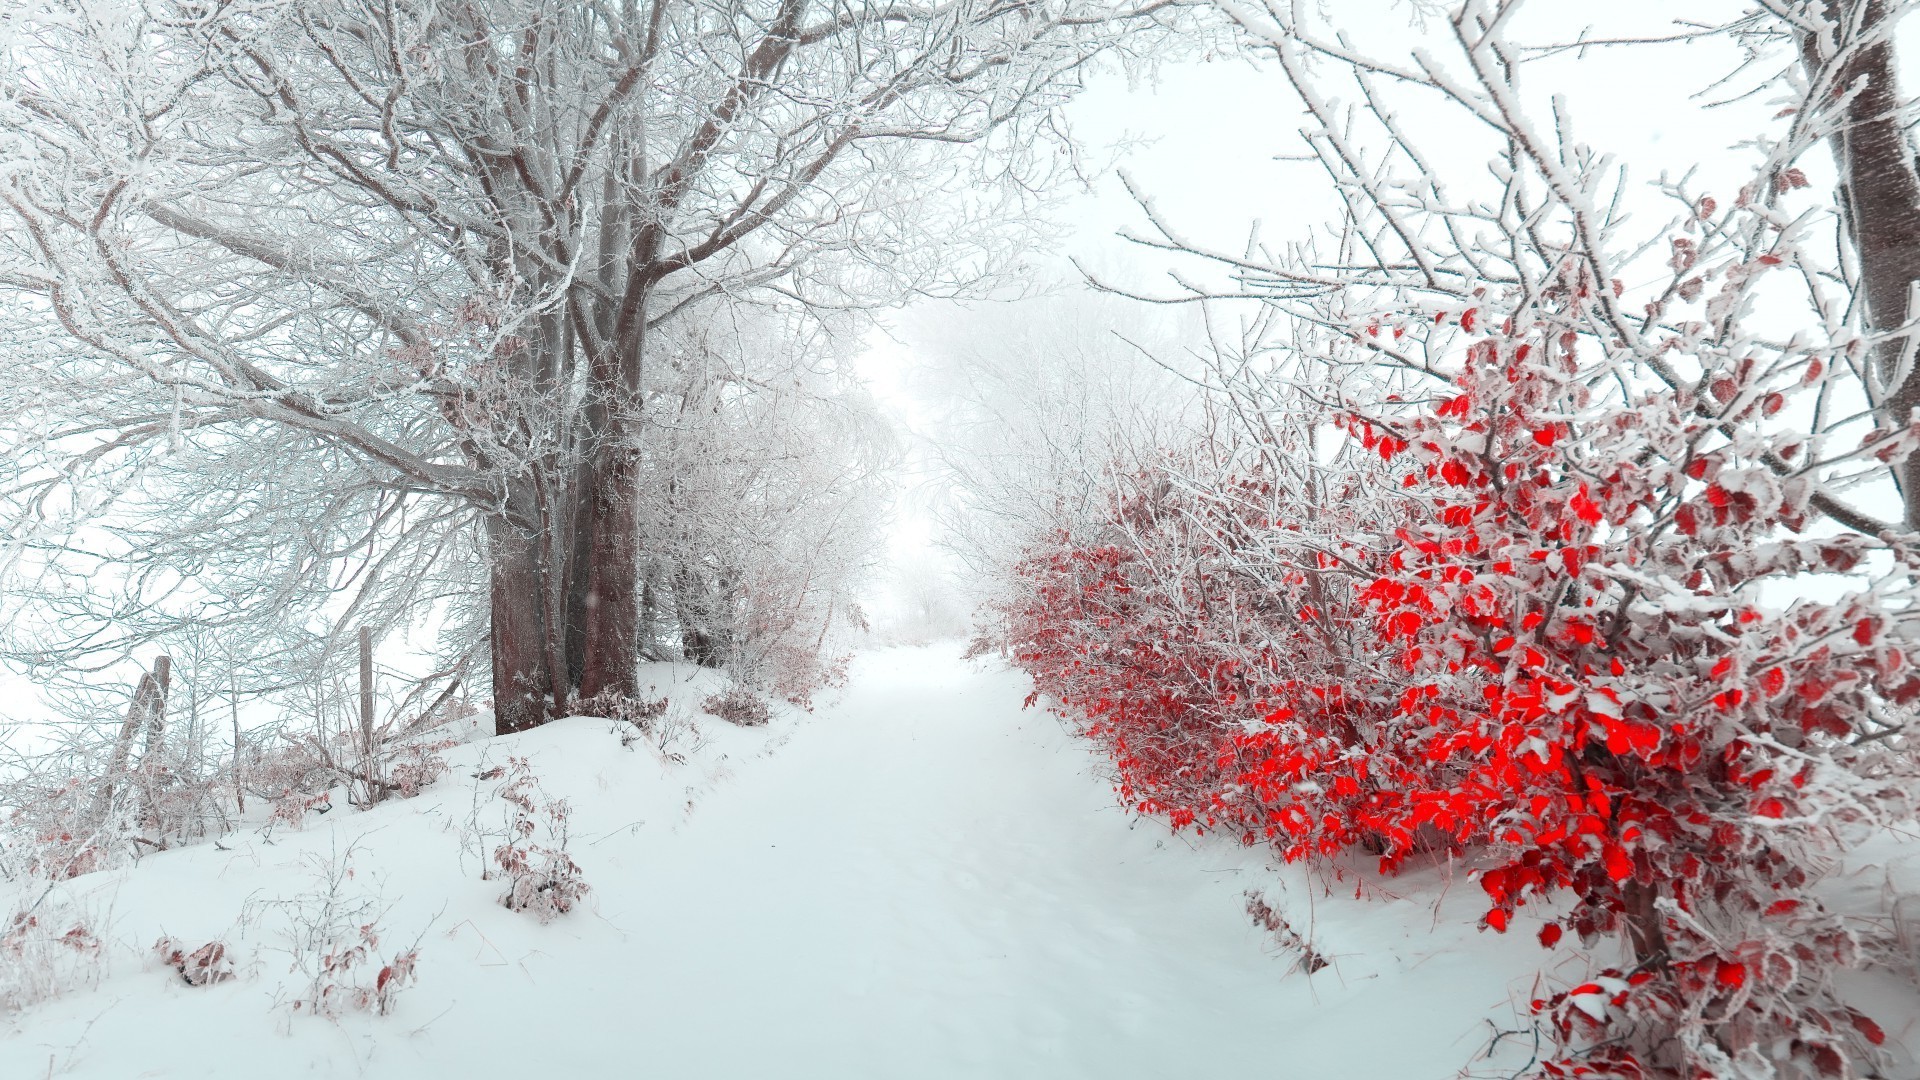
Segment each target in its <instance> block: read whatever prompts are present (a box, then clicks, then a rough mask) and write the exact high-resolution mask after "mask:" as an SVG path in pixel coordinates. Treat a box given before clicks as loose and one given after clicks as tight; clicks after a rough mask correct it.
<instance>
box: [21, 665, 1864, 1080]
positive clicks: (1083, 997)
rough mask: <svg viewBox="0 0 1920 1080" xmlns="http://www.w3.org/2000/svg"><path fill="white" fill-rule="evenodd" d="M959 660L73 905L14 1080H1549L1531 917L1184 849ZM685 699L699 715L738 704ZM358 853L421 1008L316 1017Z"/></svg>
mask: <svg viewBox="0 0 1920 1080" xmlns="http://www.w3.org/2000/svg"><path fill="white" fill-rule="evenodd" d="M951 654H952V647H951V646H934V647H931V648H926V649H901V650H892V651H886V652H880V653H875V654H870V655H867V656H864V657H862V658H861V659H860V660H859V661H858V662H857V663H856V664H855V667H854V671H853V677H852V681H851V683H850V685H849V687H848V689H847V691H846V692H845V694H844V695H843V696H842V698H841V699H840V700H839V701H837V702H830V703H827V704H823V705H822V706H821V707H820V708H819V709H818V710H817V711H816V712H815V713H814V714H812V715H810V716H796V715H792V714H789V715H783V716H781V717H779V718H778V719H776V721H775V723H774V724H773V725H772V726H771V727H769V728H764V729H737V728H732V727H730V726H728V725H725V724H722V723H720V722H718V721H716V720H713V719H712V718H710V717H709V718H702V719H701V724H702V726H701V729H700V730H701V733H702V735H703V736H704V738H705V740H706V741H705V743H704V745H700V746H697V747H696V746H691V745H690V744H688V743H686V742H685V741H683V743H682V749H683V750H684V751H685V753H684V757H685V760H684V762H678V761H673V760H669V759H668V758H666V757H663V756H662V755H661V754H660V753H658V752H656V751H655V750H653V749H652V748H651V747H649V746H647V745H646V744H644V743H636V744H634V745H632V746H630V747H623V746H622V742H621V739H620V737H619V736H618V735H617V734H616V733H614V732H613V731H612V729H611V726H610V725H609V724H608V723H607V722H605V721H599V720H586V719H575V720H568V721H564V722H561V723H558V724H554V725H551V726H548V727H546V728H542V729H539V730H537V731H534V732H530V733H527V734H523V735H519V736H514V737H509V738H504V739H492V740H482V741H479V742H475V743H472V744H470V745H467V746H464V747H461V748H459V749H457V750H455V751H452V752H451V753H450V755H449V758H450V760H451V761H452V762H453V764H454V768H453V773H452V775H451V776H450V777H449V778H448V779H446V780H443V781H442V782H441V783H440V784H438V785H437V786H435V787H433V788H432V789H430V790H429V791H428V792H427V793H426V794H424V795H422V796H420V797H418V798H416V799H413V800H409V801H404V802H395V803H389V804H386V805H383V806H380V807H377V808H375V809H374V810H371V811H368V812H364V813H354V812H351V811H349V810H347V809H346V808H344V807H342V808H341V809H339V810H336V811H334V812H332V813H330V814H327V815H325V816H324V817H319V818H315V819H314V820H313V821H312V822H311V823H310V824H309V825H308V826H307V827H306V828H305V829H304V830H303V831H299V832H285V831H282V832H280V833H278V834H276V835H273V836H271V837H270V838H269V837H268V836H264V835H260V834H257V833H241V834H238V835H235V836H231V837H228V838H226V839H225V840H223V841H222V845H223V847H224V850H222V849H221V848H215V847H213V846H202V847H197V848H192V849H188V850H184V851H176V852H168V853H164V854H161V855H157V856H151V857H149V858H147V859H145V860H144V861H143V862H142V863H141V864H139V865H138V866H136V867H129V868H126V869H124V870H120V871H115V872H111V873H105V874H97V875H90V876H88V877H86V878H82V879H79V880H78V881H76V882H75V883H74V885H73V887H72V889H71V894H70V895H68V896H59V895H56V896H54V897H51V898H49V899H48V900H47V902H46V903H45V904H44V905H43V911H44V913H46V914H47V915H48V917H49V918H50V919H51V918H58V917H60V916H62V915H74V916H77V917H83V918H85V919H87V920H90V922H91V925H92V926H93V927H94V928H95V929H96V930H97V931H98V932H99V933H100V935H101V936H102V937H103V938H104V939H106V940H107V942H108V943H109V946H108V949H107V954H106V958H105V963H104V965H103V966H102V968H101V970H100V971H99V972H97V976H96V978H95V979H94V982H93V985H91V986H81V987H77V988H74V989H72V990H69V991H68V992H66V993H63V994H61V995H60V996H58V997H55V998H53V999H51V1000H49V1001H47V1002H44V1003H42V1004H39V1005H36V1006H33V1007H31V1008H28V1009H26V1010H24V1011H22V1012H20V1013H17V1014H15V1015H14V1016H12V1017H10V1018H8V1019H7V1021H6V1024H7V1026H8V1029H9V1030H8V1032H7V1033H6V1035H5V1037H4V1038H3V1039H0V1077H5V1078H9V1080H11V1078H23V1080H25V1078H39V1077H45V1076H55V1077H61V1076H72V1077H89V1078H100V1080H126V1078H134V1077H246V1078H249V1080H256V1078H260V1077H272V1078H279V1077H302V1076H328V1077H331V1076H339V1077H362V1076H364V1077H381V1078H416V1077H442V1076H444V1077H462V1078H467V1080H485V1078H509V1077H512V1078H519V1077H545V1076H556V1077H603V1076H604V1077H614V1076H621V1077H624V1076H641V1075H645V1076H658V1077H671V1078H696V1077H715V1078H732V1077H740V1078H748V1077H752V1078H779V1077H832V1078H836V1080H851V1078H864V1077H875V1078H878V1077H916V1078H917V1077H983V1078H1003V1077H1005V1078H1014V1077H1035V1078H1049V1080H1053V1078H1061V1080H1064V1078H1072V1077H1089V1078H1096V1077H1097V1078H1102V1080H1116V1078H1132V1077H1139V1078H1169V1080H1185V1078H1192V1077H1213V1076H1220V1077H1225V1076H1260V1077H1279V1078H1294V1077H1297V1078H1301V1080H1311V1078H1325V1077H1354V1078H1370V1077H1379V1078H1390V1080H1424V1078H1432V1080H1441V1078H1445V1077H1451V1076H1455V1075H1458V1074H1459V1073H1460V1071H1461V1070H1462V1069H1463V1068H1467V1067H1471V1068H1472V1069H1473V1071H1474V1073H1475V1074H1479V1075H1506V1074H1510V1073H1511V1072H1513V1071H1514V1070H1515V1069H1516V1068H1518V1067H1520V1066H1521V1065H1524V1064H1525V1062H1526V1061H1527V1058H1528V1056H1529V1050H1528V1048H1527V1047H1523V1046H1521V1045H1519V1042H1518V1041H1517V1040H1508V1041H1507V1042H1505V1043H1503V1049H1502V1052H1501V1053H1500V1055H1499V1057H1498V1059H1497V1060H1496V1061H1487V1060H1481V1059H1479V1058H1480V1054H1481V1052H1482V1051H1483V1049H1484V1048H1485V1046H1486V1044H1487V1043H1488V1041H1489V1039H1490V1037H1491V1036H1492V1034H1493V1032H1494V1030H1495V1027H1494V1025H1496V1024H1504V1025H1509V1026H1510V1025H1511V1024H1512V1023H1513V1020H1514V1015H1515V1013H1514V1005H1513V1002H1514V1001H1516V1000H1518V1001H1524V1000H1525V999H1527V998H1529V997H1531V996H1533V994H1534V978H1535V975H1534V973H1535V972H1536V971H1538V970H1539V969H1540V966H1541V965H1542V964H1543V963H1547V962H1549V961H1550V960H1552V956H1550V955H1549V954H1547V953H1545V952H1544V951H1543V950H1542V949H1541V948H1540V947H1539V946H1538V945H1537V944H1536V943H1534V942H1533V941H1532V940H1531V935H1530V934H1529V933H1527V932H1525V931H1526V928H1525V927H1524V926H1520V927H1516V932H1514V933H1511V934H1508V935H1506V936H1495V935H1491V934H1480V933H1477V932H1476V931H1475V930H1474V929H1473V928H1472V923H1473V921H1474V918H1475V916H1476V915H1477V914H1478V910H1479V906H1480V890H1479V889H1478V888H1477V887H1475V886H1474V885H1473V884H1472V883H1471V882H1469V881H1467V880H1466V878H1465V875H1464V873H1457V872H1456V873H1454V874H1451V875H1449V874H1448V873H1446V872H1445V871H1444V869H1443V868H1439V867H1435V868H1432V869H1429V870H1424V871H1418V872H1414V873H1411V874H1407V875H1403V876H1401V877H1399V878H1396V879H1393V880H1391V881H1386V882H1382V881H1379V880H1376V879H1373V878H1371V877H1369V876H1367V875H1364V874H1350V875H1348V876H1346V877H1345V878H1344V879H1341V880H1331V879H1328V878H1326V877H1325V876H1324V875H1321V876H1314V875H1309V874H1307V873H1306V872H1304V871H1301V870H1299V869H1297V868H1282V869H1275V868H1272V867H1271V866H1269V865H1268V863H1267V861H1266V860H1265V859H1264V857H1263V855H1262V853H1259V852H1248V851H1242V850H1240V849H1237V848H1234V847H1232V846H1230V845H1227V844H1223V843H1206V842H1202V843H1198V844H1196V843H1194V842H1192V841H1190V840H1188V839H1182V838H1172V837H1169V836H1168V835H1167V834H1166V832H1165V831H1164V829H1162V828H1161V827H1159V826H1157V825H1155V824H1153V823H1150V822H1136V821H1133V820H1130V819H1129V818H1128V817H1127V816H1126V815H1125V814H1123V813H1122V812H1121V811H1120V810H1119V808H1118V807H1116V805H1115V804H1114V800H1113V796H1112V794H1111V792H1110V790H1109V788H1108V785H1107V784H1106V782H1105V781H1103V780H1102V779H1101V778H1100V777H1099V776H1098V774H1097V771H1096V768H1095V762H1094V761H1093V760H1092V759H1091V758H1090V757H1089V756H1088V754H1087V753H1086V751H1085V750H1084V749H1083V748H1081V747H1080V746H1079V745H1077V744H1075V743H1074V742H1073V741H1071V740H1070V739H1069V738H1068V737H1067V736H1066V735H1065V734H1063V732H1062V731H1061V730H1060V727H1059V725H1058V724H1057V722H1056V721H1055V720H1053V719H1052V718H1050V717H1049V716H1047V715H1046V714H1044V713H1043V712H1041V711H1039V710H1025V711H1023V710H1022V709H1021V708H1020V704H1021V699H1022V697H1023V695H1024V694H1025V691H1026V685H1025V683H1024V681H1023V679H1022V678H1021V677H1020V676H1018V675H1016V674H1013V673H1009V672H1005V671H1002V670H998V669H997V668H995V667H992V666H986V667H981V666H975V665H969V664H965V663H963V662H961V661H959V660H956V659H953V658H952V655H951ZM657 674H658V675H659V677H660V680H661V684H662V685H661V689H662V690H663V691H664V692H666V693H668V694H669V695H670V696H671V697H672V698H673V699H674V700H675V701H676V702H680V703H684V704H682V705H681V706H680V708H682V709H689V710H690V705H691V703H693V702H697V701H698V700H699V697H700V694H701V693H702V692H703V690H704V689H705V687H703V686H702V685H701V684H700V682H699V681H698V680H696V681H695V682H693V683H681V682H678V681H674V675H673V673H672V672H671V671H669V670H667V669H661V671H659V672H658V673H657ZM701 678H704V677H701ZM683 715H690V712H689V713H683ZM510 755H511V756H526V757H528V758H530V759H531V761H532V764H533V770H534V772H535V773H536V774H537V775H538V776H539V778H540V780H541V782H542V785H543V787H544V788H545V790H546V791H547V792H548V793H549V794H552V795H554V796H564V797H565V798H567V799H569V800H571V802H572V804H573V809H574V814H573V820H572V824H573V833H572V851H573V854H574V857H575V858H576V860H577V861H578V862H579V863H580V865H581V867H582V868H583V870H584V872H585V875H586V878H587V880H588V882H589V883H590V884H591V886H592V888H593V892H592V894H591V895H590V897H589V898H588V902H587V904H586V905H585V907H584V908H583V909H581V910H576V911H574V912H573V913H571V914H568V915H565V916H562V917H560V918H558V919H556V920H555V921H553V922H551V923H549V924H545V925H542V924H541V923H540V922H538V921H537V920H535V919H533V918H532V917H530V916H528V915H526V914H517V913H514V912H510V911H508V910H506V909H505V908H503V907H501V906H500V905H499V904H498V903H497V902H496V901H497V898H498V896H499V894H500V891H501V885H500V883H499V882H498V881H483V880H481V879H480V877H479V868H480V865H481V864H480V860H479V858H478V855H477V853H478V851H479V850H480V849H481V847H482V846H484V845H485V844H489V843H493V842H497V839H498V834H499V831H500V829H501V823H502V820H503V819H502V814H501V804H500V803H499V800H498V799H496V798H495V797H494V794H493V793H494V789H495V788H496V787H497V786H498V783H499V781H498V780H480V779H477V778H476V774H478V773H482V772H484V771H485V770H486V769H487V768H489V767H490V766H491V765H493V764H500V763H504V762H505V761H506V759H507V758H508V757H509V756H510ZM486 829H492V830H493V832H494V834H495V835H494V837H493V839H492V840H487V841H476V839H475V838H476V836H477V833H478V832H483V831H485V830H486ZM463 839H464V842H463ZM463 847H464V848H465V851H464V852H463ZM349 852H350V853H351V854H350V855H349V854H348V853H349ZM343 864H344V865H347V866H350V867H351V871H352V876H351V877H350V878H345V877H343V878H342V879H341V884H340V887H339V889H338V890H337V894H338V895H337V902H338V904H339V906H340V907H341V908H342V916H343V918H345V919H346V921H349V922H354V921H358V920H361V919H364V918H366V917H370V916H371V915H372V914H376V913H377V914H378V929H379V930H380V931H381V944H380V947H379V949H378V950H377V951H378V953H379V954H381V955H383V956H384V955H390V954H391V953H392V952H394V951H396V950H398V949H402V948H404V947H406V946H407V945H408V944H411V943H412V942H413V941H414V939H415V938H416V936H417V937H418V938H419V949H420V961H419V966H418V975H419V981H418V985H417V986H413V987H410V988H408V989H407V990H405V991H404V992H403V993H402V994H401V995H400V996H399V997H398V998H397V1001H396V1004H395V1008H394V1009H393V1011H392V1013H391V1014H390V1015H386V1016H376V1015H372V1014H370V1013H349V1014H347V1015H345V1016H343V1017H341V1018H340V1019H338V1020H332V1019H327V1018H324V1017H315V1016H310V1015H304V1014H295V1013H294V1012H293V1011H292V1010H291V1009H290V1007H289V1003H290V1002H291V1001H292V1000H294V999H296V998H297V997H299V996H300V994H301V992H302V989H303V987H304V986H305V985H306V983H305V979H304V976H301V975H299V974H295V973H291V972H290V971H289V968H290V967H291V966H293V964H294V962H295V959H296V956H295V951H294V950H293V949H292V947H291V940H292V939H291V937H290V933H291V932H292V931H293V930H295V929H297V928H298V927H299V926H301V925H302V924H309V925H310V924H311V923H312V922H313V921H314V920H315V918H316V916H317V915H318V914H319V910H318V905H319V899H318V898H317V897H318V886H320V885H322V884H323V883H324V879H325V877H326V876H327V874H328V872H329V870H330V869H333V868H337V867H340V866H342V865H343ZM1249 890H1254V891H1256V892H1258V893H1260V894H1262V895H1264V896H1266V897H1267V898H1268V899H1269V900H1270V902H1271V903H1272V905H1273V906H1274V908H1276V909H1277V910H1278V912H1279V913H1280V914H1281V915H1282V916H1283V917H1284V918H1285V919H1286V920H1287V922H1288V923H1289V924H1290V926H1291V928H1292V929H1293V930H1294V931H1297V932H1298V933H1299V934H1300V935H1302V939H1303V940H1304V941H1306V942H1308V943H1310V945H1311V947H1312V948H1313V949H1314V950H1315V951H1316V952H1318V953H1319V954H1321V955H1322V956H1324V957H1325V958H1326V960H1327V961H1328V965H1327V966H1326V967H1324V968H1323V969H1321V970H1319V971H1317V972H1316V973H1313V974H1311V975H1309V974H1308V973H1307V972H1306V971H1305V970H1304V968H1303V965H1302V964H1301V959H1302V957H1301V953H1300V952H1299V950H1298V949H1297V948H1295V947H1292V946H1289V945H1286V944H1282V943H1281V941H1280V940H1279V939H1278V938H1277V937H1276V935H1275V934H1274V933H1272V932H1271V931H1270V930H1269V929H1266V928H1262V927H1259V926H1256V925H1255V924H1254V921H1253V920H1252V919H1250V918H1249V916H1248V913H1247V910H1246V893H1247V892H1248V891H1249ZM1356 891H1358V892H1360V893H1363V894H1366V895H1364V896H1363V897H1362V898H1360V899H1356ZM356 908H358V910H359V911H360V912H364V913H365V914H357V913H356V912H355V909H356ZM163 934H165V935H169V936H171V937H173V938H174V939H176V940H177V941H180V942H183V943H186V944H188V945H189V946H191V945H195V944H198V943H200V942H203V941H208V940H212V939H221V940H224V941H225V942H226V943H227V944H228V945H229V946H230V947H231V949H232V951H233V953H234V955H235V956H236V957H237V958H238V960H239V977H238V978H235V979H233V980H231V981H227V982H223V983H219V984H216V985H212V986H204V987H194V986H189V985H186V984H185V983H184V982H183V981H182V979H181V978H180V976H179V975H177V974H175V973H174V972H173V971H172V970H171V969H169V968H167V967H165V966H164V965H162V964H161V963H160V962H159V960H158V959H157V958H155V957H154V955H153V953H152V951H151V948H152V944H153V942H154V941H155V940H156V939H157V938H159V937H161V936H162V935H163ZM310 959H311V958H310ZM1562 962H1563V963H1568V964H1573V963H1579V961H1578V960H1575V959H1573V958H1571V955H1570V954H1568V957H1567V958H1566V959H1564V960H1563V961H1562ZM1567 974H1569V975H1573V974H1577V972H1574V971H1568V972H1567ZM1890 1026H1896V1025H1890ZM1496 1066H1503V1067H1496Z"/></svg>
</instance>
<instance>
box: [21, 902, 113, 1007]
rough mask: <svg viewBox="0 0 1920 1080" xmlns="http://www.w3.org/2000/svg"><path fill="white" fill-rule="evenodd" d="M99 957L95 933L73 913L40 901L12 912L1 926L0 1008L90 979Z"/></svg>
mask: <svg viewBox="0 0 1920 1080" xmlns="http://www.w3.org/2000/svg"><path fill="white" fill-rule="evenodd" d="M100 959H101V946H100V939H99V938H98V937H97V936H95V935H94V933H93V931H92V930H91V929H90V928H88V926H87V923H86V921H85V920H84V919H83V918H81V917H79V916H78V915H77V914H75V913H73V912H71V911H66V910H63V909H61V908H58V907H55V906H52V905H48V904H45V903H44V902H43V903H41V904H36V905H33V906H30V907H26V908H22V909H20V910H18V911H16V912H14V914H13V917H12V918H10V919H8V920H7V923H6V929H5V930H4V931H0V1012H13V1011H15V1010H18V1009H23V1008H26V1007H27V1006H29V1005H33V1004H36V1003H38V1002H42V1001H46V1000H48V999H49V998H53V997H56V996H58V995H59V994H61V993H63V992H65V991H67V990H70V989H73V988H74V987H77V986H81V985H83V984H85V983H88V982H90V981H91V980H92V979H93V978H94V977H95V975H96V974H97V973H98V971H99V967H100Z"/></svg>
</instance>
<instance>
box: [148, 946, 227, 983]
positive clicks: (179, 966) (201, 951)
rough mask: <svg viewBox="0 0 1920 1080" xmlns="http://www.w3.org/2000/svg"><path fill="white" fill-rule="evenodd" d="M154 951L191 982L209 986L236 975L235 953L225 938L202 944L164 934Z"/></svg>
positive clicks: (184, 978) (183, 978)
mask: <svg viewBox="0 0 1920 1080" xmlns="http://www.w3.org/2000/svg"><path fill="white" fill-rule="evenodd" d="M153 951H154V954H155V955H157V956H158V957H160V960H161V962H162V963H164V964H166V965H167V966H168V967H170V968H172V969H173V970H174V971H176V972H179V974H180V978H181V980H182V981H183V982H185V983H186V984H187V985H188V986H209V985H212V984H213V983H217V982H225V981H227V980H228V979H231V978H233V957H231V956H230V955H228V953H227V944H226V942H224V941H209V942H206V943H205V944H202V945H199V946H188V945H187V944H186V943H184V942H180V941H175V940H174V939H173V938H170V937H163V938H161V939H160V940H159V941H156V942H154V943H153Z"/></svg>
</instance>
